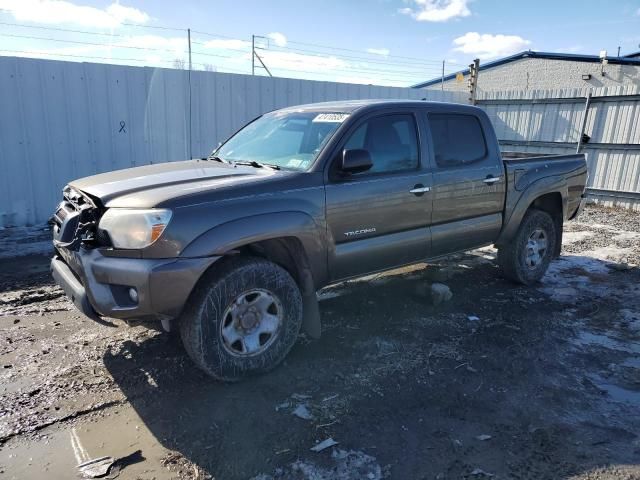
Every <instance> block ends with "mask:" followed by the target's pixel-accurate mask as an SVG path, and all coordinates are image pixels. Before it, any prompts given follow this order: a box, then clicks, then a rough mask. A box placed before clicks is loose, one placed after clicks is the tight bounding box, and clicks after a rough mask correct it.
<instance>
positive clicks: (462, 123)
mask: <svg viewBox="0 0 640 480" xmlns="http://www.w3.org/2000/svg"><path fill="white" fill-rule="evenodd" d="M429 126H430V127H431V136H432V138H433V150H434V155H435V159H436V164H437V165H438V167H455V166H459V165H465V164H467V163H474V162H478V161H480V160H482V159H483V158H484V157H486V155H487V144H486V142H485V140H484V133H483V132H482V126H481V125H480V122H479V121H478V119H477V118H476V117H474V116H473V115H462V114H451V113H447V114H444V113H432V114H429Z"/></svg>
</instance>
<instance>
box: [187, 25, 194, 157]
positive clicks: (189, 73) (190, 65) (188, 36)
mask: <svg viewBox="0 0 640 480" xmlns="http://www.w3.org/2000/svg"><path fill="white" fill-rule="evenodd" d="M187 43H188V45H189V72H188V73H187V75H188V84H189V148H188V150H189V160H191V159H192V158H193V151H192V143H193V142H192V134H191V67H192V64H191V29H190V28H187Z"/></svg>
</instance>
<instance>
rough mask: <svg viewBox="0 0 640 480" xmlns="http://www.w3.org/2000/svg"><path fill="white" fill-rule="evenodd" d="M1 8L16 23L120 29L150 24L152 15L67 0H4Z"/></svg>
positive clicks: (112, 5) (0, 4)
mask: <svg viewBox="0 0 640 480" xmlns="http://www.w3.org/2000/svg"><path fill="white" fill-rule="evenodd" d="M0 9H3V10H7V11H8V12H9V13H11V14H12V15H13V17H14V18H15V19H16V20H19V21H22V22H34V23H46V24H74V25H81V26H83V27H94V28H117V27H120V26H121V25H122V24H123V23H125V22H128V23H140V24H142V23H146V22H148V21H149V15H147V14H146V13H145V12H143V11H142V10H138V9H137V8H133V7H125V6H124V5H120V4H119V3H112V4H111V5H109V6H108V7H107V8H104V9H102V8H96V7H90V6H86V5H77V4H75V3H71V2H67V1H64V0H0Z"/></svg>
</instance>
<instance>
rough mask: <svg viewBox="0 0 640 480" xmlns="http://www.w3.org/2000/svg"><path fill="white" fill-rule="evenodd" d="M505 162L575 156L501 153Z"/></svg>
mask: <svg viewBox="0 0 640 480" xmlns="http://www.w3.org/2000/svg"><path fill="white" fill-rule="evenodd" d="M500 153H501V156H502V159H503V160H509V161H512V160H529V159H533V158H541V159H542V158H544V159H545V160H553V159H551V158H549V157H563V158H564V157H567V156H573V154H569V155H566V154H563V155H557V154H555V153H539V152H504V151H503V152H500Z"/></svg>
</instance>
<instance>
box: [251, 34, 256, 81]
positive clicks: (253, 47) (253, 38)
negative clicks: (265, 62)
mask: <svg viewBox="0 0 640 480" xmlns="http://www.w3.org/2000/svg"><path fill="white" fill-rule="evenodd" d="M255 74H256V36H255V35H251V75H255Z"/></svg>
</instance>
